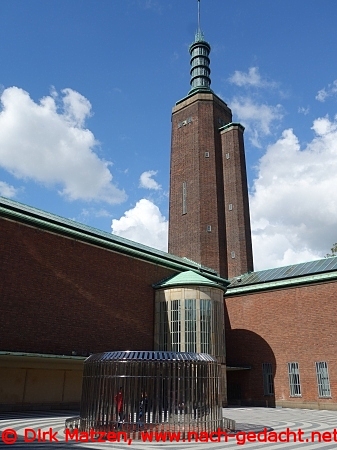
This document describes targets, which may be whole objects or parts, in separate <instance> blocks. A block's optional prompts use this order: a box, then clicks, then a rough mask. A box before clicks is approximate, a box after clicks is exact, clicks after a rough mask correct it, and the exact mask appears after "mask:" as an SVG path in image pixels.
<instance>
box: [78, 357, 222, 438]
mask: <svg viewBox="0 0 337 450" xmlns="http://www.w3.org/2000/svg"><path fill="white" fill-rule="evenodd" d="M220 383H221V366H220V364H219V363H218V362H217V361H216V360H215V359H214V358H213V357H211V356H210V355H208V354H206V353H182V352H160V351H150V352H132V351H127V352H107V353H99V354H94V355H91V356H90V357H89V358H87V359H86V361H85V362H84V373H83V387H82V399H81V410H80V423H79V428H80V430H81V431H87V432H89V431H90V430H95V431H106V432H108V431H125V432H127V433H128V434H133V437H137V436H135V434H136V435H137V434H139V432H141V431H145V430H160V431H180V432H182V436H183V435H185V434H186V433H187V432H192V431H195V432H201V431H205V432H211V431H217V430H218V429H219V428H220V429H222V427H223V420H222V408H221V400H220V392H221V386H220Z"/></svg>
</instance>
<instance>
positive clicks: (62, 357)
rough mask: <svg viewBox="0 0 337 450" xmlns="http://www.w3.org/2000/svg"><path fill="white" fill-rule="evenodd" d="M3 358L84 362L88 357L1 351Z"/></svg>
mask: <svg viewBox="0 0 337 450" xmlns="http://www.w3.org/2000/svg"><path fill="white" fill-rule="evenodd" d="M1 356H23V357H25V358H47V359H67V360H69V359H70V360H72V361H76V360H77V361H84V360H85V359H87V356H72V355H54V354H49V353H27V352H10V351H8V352H7V351H4V350H2V351H0V357H1Z"/></svg>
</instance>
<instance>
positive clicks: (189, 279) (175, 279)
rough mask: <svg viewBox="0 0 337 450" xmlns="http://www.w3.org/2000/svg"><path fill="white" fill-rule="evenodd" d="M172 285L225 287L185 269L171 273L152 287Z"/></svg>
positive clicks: (168, 286)
mask: <svg viewBox="0 0 337 450" xmlns="http://www.w3.org/2000/svg"><path fill="white" fill-rule="evenodd" d="M174 286H208V287H213V288H218V289H225V286H223V285H219V284H218V283H215V282H214V281H211V280H209V279H207V278H205V277H203V276H202V275H200V274H199V273H196V272H193V271H192V270H187V271H186V272H181V273H179V274H178V275H173V276H172V277H170V278H166V279H165V280H163V281H161V282H159V283H157V284H155V285H154V286H153V287H154V288H155V289H162V288H170V287H174Z"/></svg>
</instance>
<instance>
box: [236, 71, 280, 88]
mask: <svg viewBox="0 0 337 450" xmlns="http://www.w3.org/2000/svg"><path fill="white" fill-rule="evenodd" d="M229 81H230V82H231V83H233V84H236V85H237V86H246V87H249V86H253V87H258V88H273V87H276V86H277V83H275V82H274V81H267V80H264V79H263V78H262V77H261V75H260V73H259V68H258V67H250V68H249V69H248V73H245V72H240V71H239V70H236V71H235V72H234V74H233V75H232V76H231V77H230V78H229Z"/></svg>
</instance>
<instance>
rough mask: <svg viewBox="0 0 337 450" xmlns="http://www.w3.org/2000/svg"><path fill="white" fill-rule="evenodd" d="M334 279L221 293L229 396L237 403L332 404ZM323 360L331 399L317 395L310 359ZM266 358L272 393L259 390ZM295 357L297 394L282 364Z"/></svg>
mask: <svg viewBox="0 0 337 450" xmlns="http://www.w3.org/2000/svg"><path fill="white" fill-rule="evenodd" d="M336 288H337V282H336V281H331V282H324V283H317V284H309V285H302V286H297V287H289V288H286V287H284V288H280V289H274V290H268V291H258V292H256V293H247V294H245V295H243V294H240V295H231V296H229V297H227V298H226V309H227V313H226V314H225V315H226V325H225V327H226V345H227V365H228V366H236V367H237V366H250V367H251V369H250V370H241V371H238V372H229V374H228V392H229V396H230V397H231V395H232V394H231V392H232V393H233V395H232V400H235V398H233V397H235V396H236V397H238V396H239V395H241V398H240V399H238V398H237V399H236V400H240V401H241V404H246V405H259V406H266V405H268V406H273V405H279V406H284V407H303V408H321V409H329V408H331V409H337V354H336V342H337V329H336V319H335V312H336V300H335V292H336ZM320 361H325V362H327V363H328V370H329V378H330V386H331V394H332V397H331V398H319V396H318V388H317V379H316V369H315V363H316V362H320ZM268 362H269V363H272V365H273V375H274V385H275V396H274V397H273V396H265V395H264V392H263V377H262V363H268ZM289 362H298V364H299V373H300V382H301V394H302V395H301V397H291V396H290V391H289V377H288V363H289Z"/></svg>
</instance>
